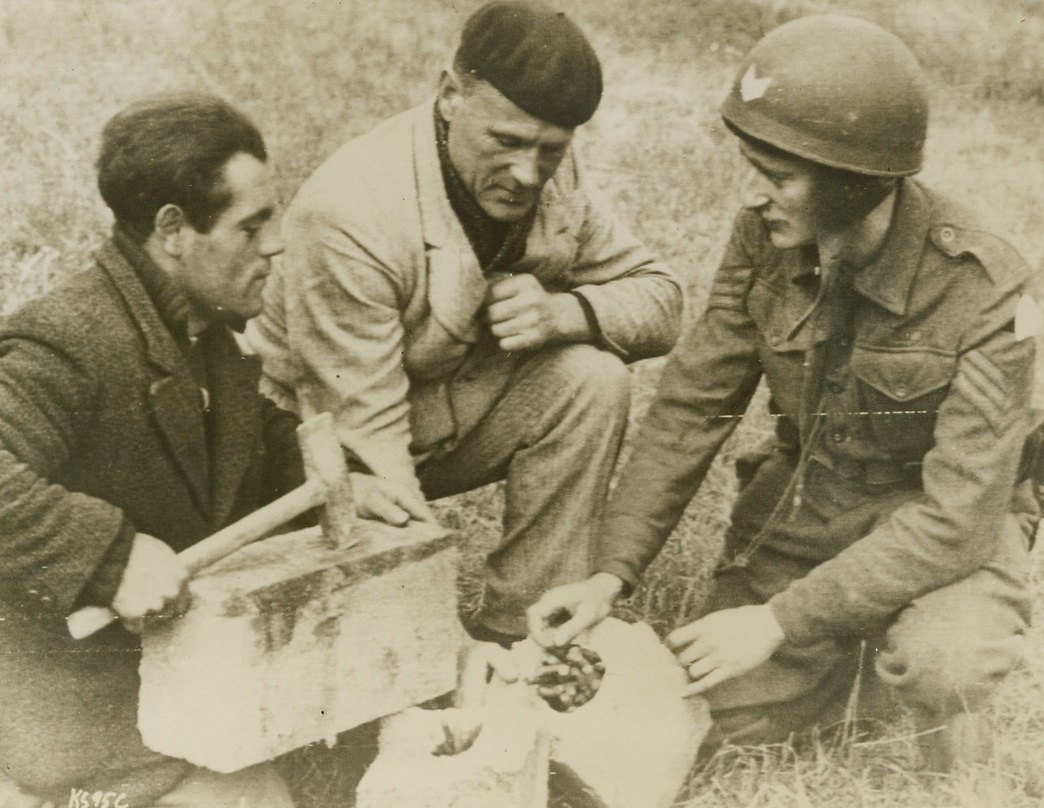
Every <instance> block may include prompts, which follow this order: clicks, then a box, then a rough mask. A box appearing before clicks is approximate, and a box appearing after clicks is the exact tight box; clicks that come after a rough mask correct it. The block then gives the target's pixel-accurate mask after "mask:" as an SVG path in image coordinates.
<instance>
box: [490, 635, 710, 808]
mask: <svg viewBox="0 0 1044 808" xmlns="http://www.w3.org/2000/svg"><path fill="white" fill-rule="evenodd" d="M576 642H577V643H578V644H580V645H582V646H584V647H587V648H590V649H592V650H594V651H596V652H597V653H598V654H599V655H600V656H601V657H602V661H603V662H604V663H605V677H604V678H603V679H602V683H601V687H600V689H599V690H598V693H597V694H596V695H595V697H594V698H593V699H592V700H591V701H589V702H588V703H587V704H585V705H584V706H582V707H580V708H578V709H576V710H575V711H573V712H569V713H559V712H555V711H554V710H552V709H551V708H550V707H548V706H547V705H546V704H544V702H543V701H541V700H540V698H539V696H537V695H536V694H535V693H533V692H532V690H530V691H529V697H530V698H531V699H533V700H535V701H536V702H538V703H539V704H540V705H541V706H542V711H543V714H544V718H545V720H546V721H547V726H548V731H549V733H550V735H551V766H552V769H554V770H555V771H556V772H557V775H558V777H560V778H561V779H562V780H563V781H569V782H571V783H572V784H573V788H574V789H575V790H579V791H582V792H583V793H584V794H585V798H586V801H585V802H583V804H584V805H592V806H593V805H598V806H599V808H636V806H641V808H669V806H671V805H673V804H674V800H675V797H676V796H677V794H678V791H679V790H680V789H681V787H682V786H683V785H684V783H685V780H686V777H687V776H688V773H689V770H690V769H691V768H692V764H693V761H694V760H695V759H696V752H697V750H698V749H699V745H700V742H701V741H702V740H703V738H704V736H705V735H706V734H707V731H708V730H709V729H710V724H711V720H710V713H709V710H708V707H707V703H706V701H705V700H704V699H703V698H700V697H690V698H685V697H683V695H682V693H683V690H684V688H685V685H686V684H687V682H688V678H687V676H686V674H685V672H684V670H682V668H681V666H680V665H679V664H678V662H677V661H676V660H675V658H674V655H673V654H672V653H671V652H670V651H669V650H668V649H667V648H666V647H665V646H664V645H663V644H662V643H661V642H660V640H659V638H658V637H657V636H656V634H655V632H653V630H652V629H651V628H650V627H649V626H648V625H646V624H644V623H636V624H628V623H625V622H623V621H621V620H617V619H615V618H609V619H607V620H604V621H602V622H601V623H600V624H598V625H597V626H595V627H594V628H593V629H592V630H591V631H590V632H588V633H586V634H584V635H581V636H580V637H579V638H578V639H577V641H576ZM512 655H513V656H514V657H515V659H516V662H517V664H518V667H519V669H520V670H522V671H532V670H533V669H535V668H536V667H537V666H538V665H539V664H540V660H541V659H542V657H543V650H542V649H541V648H539V647H538V646H537V645H536V644H535V643H533V642H532V641H531V640H525V641H524V642H521V643H516V645H515V646H514V648H513V649H512ZM518 686H519V685H506V684H504V683H497V682H496V681H495V682H494V683H493V684H492V685H491V687H507V688H514V687H518Z"/></svg>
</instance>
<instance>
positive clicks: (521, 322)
mask: <svg viewBox="0 0 1044 808" xmlns="http://www.w3.org/2000/svg"><path fill="white" fill-rule="evenodd" d="M486 303H487V308H486V316H487V318H488V319H489V324H490V329H491V330H492V332H493V336H495V337H496V338H497V340H498V345H499V347H500V349H501V350H502V351H527V350H535V349H537V348H542V347H544V346H545V345H548V344H552V343H556V342H578V341H582V340H583V339H585V337H586V336H587V333H588V326H587V320H586V318H585V317H584V312H583V309H581V308H580V303H579V302H578V301H577V299H576V298H575V297H573V296H572V295H570V294H565V293H560V292H548V291H546V290H545V289H544V287H543V286H541V285H540V281H538V280H537V279H536V278H535V277H534V276H533V275H530V274H528V273H525V274H520V275H507V276H504V277H502V278H498V279H497V280H495V281H493V282H492V283H491V284H490V286H489V292H488V296H487V298H486Z"/></svg>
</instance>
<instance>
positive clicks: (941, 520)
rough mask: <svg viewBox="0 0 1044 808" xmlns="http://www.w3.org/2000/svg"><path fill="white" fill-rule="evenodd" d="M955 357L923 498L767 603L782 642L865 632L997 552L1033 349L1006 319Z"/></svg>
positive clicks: (1022, 431) (1022, 429) (1022, 428)
mask: <svg viewBox="0 0 1044 808" xmlns="http://www.w3.org/2000/svg"><path fill="white" fill-rule="evenodd" d="M999 322H1000V324H999V326H994V330H993V331H992V332H991V333H988V335H987V336H985V337H984V338H982V339H976V340H975V341H974V342H973V343H972V344H971V345H970V346H969V347H966V348H965V349H964V350H963V351H961V352H960V354H959V356H958V359H957V366H956V373H955V376H954V379H953V382H952V384H951V386H950V390H949V392H948V393H947V396H946V398H945V399H944V400H943V402H942V404H941V405H940V407H939V410H938V414H937V417H936V422H935V427H934V433H933V435H934V445H933V447H932V448H931V449H930V450H929V451H928V452H927V454H925V456H924V461H923V467H922V482H923V486H924V492H923V495H922V496H921V497H918V498H917V499H914V500H911V501H909V502H907V503H905V504H903V505H901V506H900V507H899V508H897V509H896V510H895V511H894V512H892V514H891V515H890V516H889V517H888V518H887V519H885V520H883V521H882V522H881V523H880V524H878V525H877V526H876V527H875V528H874V529H873V530H872V531H871V532H870V533H869V534H867V535H866V536H864V537H863V538H862V539H860V540H859V541H857V542H855V543H854V544H852V545H850V546H849V547H847V548H846V549H845V550H843V551H842V552H841V553H839V554H838V555H837V556H835V557H834V558H832V559H830V560H828V561H825V562H823V563H822V564H820V565H819V566H817V567H816V568H815V569H813V570H812V571H811V572H809V573H808V574H807V575H806V576H805V577H803V578H801V579H799V580H797V581H794V582H793V583H792V584H790V586H788V587H787V588H786V589H785V590H784V591H783V592H781V593H779V594H777V595H776V596H775V597H773V598H772V600H771V601H770V604H771V607H772V609H773V612H774V613H775V615H776V618H777V619H778V620H779V622H780V625H781V626H782V627H783V630H784V632H785V633H786V635H787V637H788V639H789V640H791V641H792V642H794V643H797V644H807V643H812V642H815V641H816V640H818V639H820V638H823V637H827V636H837V635H838V634H839V633H846V632H853V631H860V630H863V629H869V628H872V627H873V626H874V625H875V624H877V623H878V622H879V621H880V620H883V619H885V618H887V617H888V616H889V615H891V614H894V613H895V612H896V611H897V610H898V609H901V608H903V607H904V606H906V605H908V604H909V603H911V602H912V601H913V600H915V599H916V598H917V597H919V596H921V595H923V594H925V593H927V592H930V591H932V590H934V589H937V588H939V587H941V586H945V585H946V584H949V583H952V582H953V581H956V580H959V579H961V578H964V577H966V576H967V575H970V574H971V573H972V572H974V571H975V570H976V569H978V568H979V567H981V566H982V565H983V564H985V563H986V562H987V561H989V560H990V559H991V558H992V557H993V555H994V553H995V551H996V548H997V544H998V541H999V539H1000V536H1001V531H1002V529H1003V525H1004V521H1005V515H1006V514H1008V513H1009V512H1010V510H1011V507H1012V506H1011V502H1012V490H1013V485H1014V482H1015V477H1016V471H1017V469H1018V466H1019V460H1020V458H1021V455H1022V447H1023V443H1024V442H1025V438H1026V433H1027V429H1028V426H1029V397H1030V391H1031V389H1032V366H1033V357H1034V340H1032V339H1025V340H1016V339H1015V335H1014V331H1013V330H1012V329H1010V328H1009V327H1008V326H1009V325H1010V319H1009V318H1008V317H1007V316H1003V317H1001V318H999Z"/></svg>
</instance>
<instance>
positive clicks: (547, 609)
mask: <svg viewBox="0 0 1044 808" xmlns="http://www.w3.org/2000/svg"><path fill="white" fill-rule="evenodd" d="M622 590H623V581H621V580H620V579H619V578H617V577H616V576H615V575H612V574H610V573H608V572H596V573H595V574H594V575H592V576H591V577H590V578H588V579H587V580H585V581H577V582H576V583H572V584H564V585H562V586H556V587H555V588H554V589H549V590H548V591H547V592H545V593H544V595H543V596H542V597H541V598H540V600H538V601H537V602H536V603H534V604H533V605H532V606H530V607H529V608H528V609H527V610H526V621H527V622H528V624H529V636H530V638H531V639H532V640H533V641H534V642H535V643H537V644H538V645H541V646H543V647H544V648H563V647H565V646H567V645H569V643H571V642H572V641H573V639H574V638H575V637H576V636H577V635H578V634H580V633H581V632H582V631H585V630H586V629H589V628H590V627H591V626H593V625H595V624H597V623H600V622H601V621H602V620H604V619H605V618H606V617H608V615H609V612H611V611H612V609H613V603H615V602H616V598H617V597H619V595H620V592H621V591H622Z"/></svg>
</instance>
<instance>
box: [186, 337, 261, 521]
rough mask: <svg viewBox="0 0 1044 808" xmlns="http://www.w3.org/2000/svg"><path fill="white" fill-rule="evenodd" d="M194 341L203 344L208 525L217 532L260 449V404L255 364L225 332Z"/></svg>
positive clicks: (257, 360)
mask: <svg viewBox="0 0 1044 808" xmlns="http://www.w3.org/2000/svg"><path fill="white" fill-rule="evenodd" d="M200 339H201V340H205V341H206V343H205V345H204V352H205V353H206V355H207V357H208V362H209V367H208V376H209V378H210V393H211V395H210V400H211V402H213V404H212V407H213V409H212V411H211V440H212V443H213V450H214V451H213V457H214V466H213V480H214V483H213V490H214V500H213V503H214V511H213V523H214V524H215V525H216V526H221V525H224V524H225V522H226V521H227V520H228V519H229V516H230V515H231V512H232V508H233V507H234V505H235V502H236V498H237V497H236V495H237V494H238V492H239V489H240V486H241V485H242V483H243V475H244V473H245V472H246V469H247V467H248V466H249V465H250V462H251V460H252V455H253V453H254V452H256V451H257V450H258V447H260V446H261V445H262V440H261V437H262V436H261V434H260V431H261V418H262V415H261V398H260V396H259V395H258V393H257V387H258V380H259V379H260V377H261V360H260V358H259V357H256V356H243V354H242V353H241V351H240V350H239V347H238V346H237V345H236V341H235V339H234V338H233V337H232V335H231V333H230V332H229V331H228V329H227V328H213V329H210V330H209V331H206V332H204V333H203V335H202V336H201V337H200Z"/></svg>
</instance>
